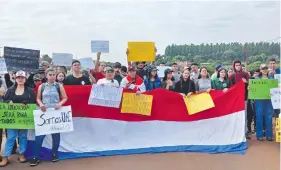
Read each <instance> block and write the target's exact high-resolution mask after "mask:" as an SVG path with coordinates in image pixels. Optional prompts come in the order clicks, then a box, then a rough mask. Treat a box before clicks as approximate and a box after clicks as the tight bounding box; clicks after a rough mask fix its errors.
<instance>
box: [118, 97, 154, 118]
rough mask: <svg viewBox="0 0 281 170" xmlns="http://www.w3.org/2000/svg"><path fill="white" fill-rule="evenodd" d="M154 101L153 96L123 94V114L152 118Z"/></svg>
mask: <svg viewBox="0 0 281 170" xmlns="http://www.w3.org/2000/svg"><path fill="white" fill-rule="evenodd" d="M152 100H153V96H152V95H144V94H141V95H136V94H135V93H123V99H122V108H121V113H135V114H140V115H145V116H150V115H151V108H152Z"/></svg>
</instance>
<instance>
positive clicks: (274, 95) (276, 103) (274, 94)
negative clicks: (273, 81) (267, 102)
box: [270, 88, 281, 109]
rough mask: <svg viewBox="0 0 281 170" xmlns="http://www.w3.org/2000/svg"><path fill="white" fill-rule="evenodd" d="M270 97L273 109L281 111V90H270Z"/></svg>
mask: <svg viewBox="0 0 281 170" xmlns="http://www.w3.org/2000/svg"><path fill="white" fill-rule="evenodd" d="M270 96H271V103H272V106H273V109H280V96H281V90H280V88H272V89H270Z"/></svg>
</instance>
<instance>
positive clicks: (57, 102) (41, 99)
mask: <svg viewBox="0 0 281 170" xmlns="http://www.w3.org/2000/svg"><path fill="white" fill-rule="evenodd" d="M46 77H47V83H44V84H41V85H40V86H39V88H38V93H37V103H38V105H39V107H40V109H41V110H42V112H46V110H47V109H49V108H54V109H60V108H61V107H62V105H64V104H65V103H66V101H67V95H66V93H65V90H64V87H63V86H62V85H61V84H59V83H57V82H56V72H55V70H53V69H47V70H46ZM45 136H46V135H41V136H35V145H34V157H33V159H32V160H31V161H30V166H36V165H38V163H39V160H38V156H39V151H40V148H41V146H42V143H43V140H44V138H45ZM52 140H53V149H52V151H53V153H52V162H57V161H58V149H59V145H60V134H59V133H56V134H52Z"/></svg>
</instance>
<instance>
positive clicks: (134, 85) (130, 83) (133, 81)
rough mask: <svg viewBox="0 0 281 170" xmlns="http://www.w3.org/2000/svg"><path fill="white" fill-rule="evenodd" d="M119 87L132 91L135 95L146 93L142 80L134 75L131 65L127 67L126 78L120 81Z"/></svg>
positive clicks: (133, 68) (134, 71) (134, 70)
mask: <svg viewBox="0 0 281 170" xmlns="http://www.w3.org/2000/svg"><path fill="white" fill-rule="evenodd" d="M120 87H123V88H124V89H128V90H132V91H134V92H136V93H137V94H140V93H142V92H145V91H146V89H145V85H144V82H143V79H142V78H140V77H139V76H138V75H137V74H136V69H135V67H134V66H132V65H130V66H129V68H128V76H126V77H125V78H123V79H122V81H121V84H120Z"/></svg>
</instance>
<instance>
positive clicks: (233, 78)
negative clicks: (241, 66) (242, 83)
mask: <svg viewBox="0 0 281 170" xmlns="http://www.w3.org/2000/svg"><path fill="white" fill-rule="evenodd" d="M242 74H243V77H244V78H245V79H247V74H246V72H244V71H243V72H242ZM235 75H236V73H233V74H232V75H231V82H232V83H233V84H236V82H235Z"/></svg>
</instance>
